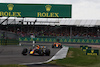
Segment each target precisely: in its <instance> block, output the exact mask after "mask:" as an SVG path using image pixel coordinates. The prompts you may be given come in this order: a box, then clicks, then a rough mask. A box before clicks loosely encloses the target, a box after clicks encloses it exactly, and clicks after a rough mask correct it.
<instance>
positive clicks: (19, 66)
mask: <svg viewBox="0 0 100 67" xmlns="http://www.w3.org/2000/svg"><path fill="white" fill-rule="evenodd" d="M0 67H28V66H25V65H16V64H15V65H0Z"/></svg>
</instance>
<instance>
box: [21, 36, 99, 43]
mask: <svg viewBox="0 0 100 67" xmlns="http://www.w3.org/2000/svg"><path fill="white" fill-rule="evenodd" d="M19 41H37V42H57V38H25V37H21V38H19ZM59 42H63V43H84V44H86V43H91V44H100V39H63V38H61V39H59Z"/></svg>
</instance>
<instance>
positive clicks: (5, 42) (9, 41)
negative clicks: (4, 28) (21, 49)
mask: <svg viewBox="0 0 100 67" xmlns="http://www.w3.org/2000/svg"><path fill="white" fill-rule="evenodd" d="M18 44H19V40H14V39H0V45H18Z"/></svg>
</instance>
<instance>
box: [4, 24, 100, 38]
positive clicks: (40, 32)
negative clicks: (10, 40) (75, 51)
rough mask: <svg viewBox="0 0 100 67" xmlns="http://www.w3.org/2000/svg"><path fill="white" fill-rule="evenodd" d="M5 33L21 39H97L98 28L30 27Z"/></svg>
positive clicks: (99, 29) (99, 28)
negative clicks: (58, 37)
mask: <svg viewBox="0 0 100 67" xmlns="http://www.w3.org/2000/svg"><path fill="white" fill-rule="evenodd" d="M5 30H7V31H10V32H13V33H17V34H18V35H20V36H21V37H30V36H31V35H33V36H47V37H49V36H53V37H56V36H61V37H86V38H89V37H94V38H95V37H99V38H100V27H98V28H96V27H91V28H89V27H75V26H72V27H71V26H34V27H33V26H32V27H29V28H27V27H16V28H15V29H14V28H9V29H5Z"/></svg>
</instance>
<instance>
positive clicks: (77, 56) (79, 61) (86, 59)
mask: <svg viewBox="0 0 100 67" xmlns="http://www.w3.org/2000/svg"><path fill="white" fill-rule="evenodd" d="M99 54H100V53H99ZM50 63H51V64H57V65H61V66H65V67H100V55H98V56H89V55H86V52H83V51H82V50H81V49H80V48H70V49H69V51H68V55H67V56H66V58H64V59H60V60H55V61H52V62H50Z"/></svg>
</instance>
